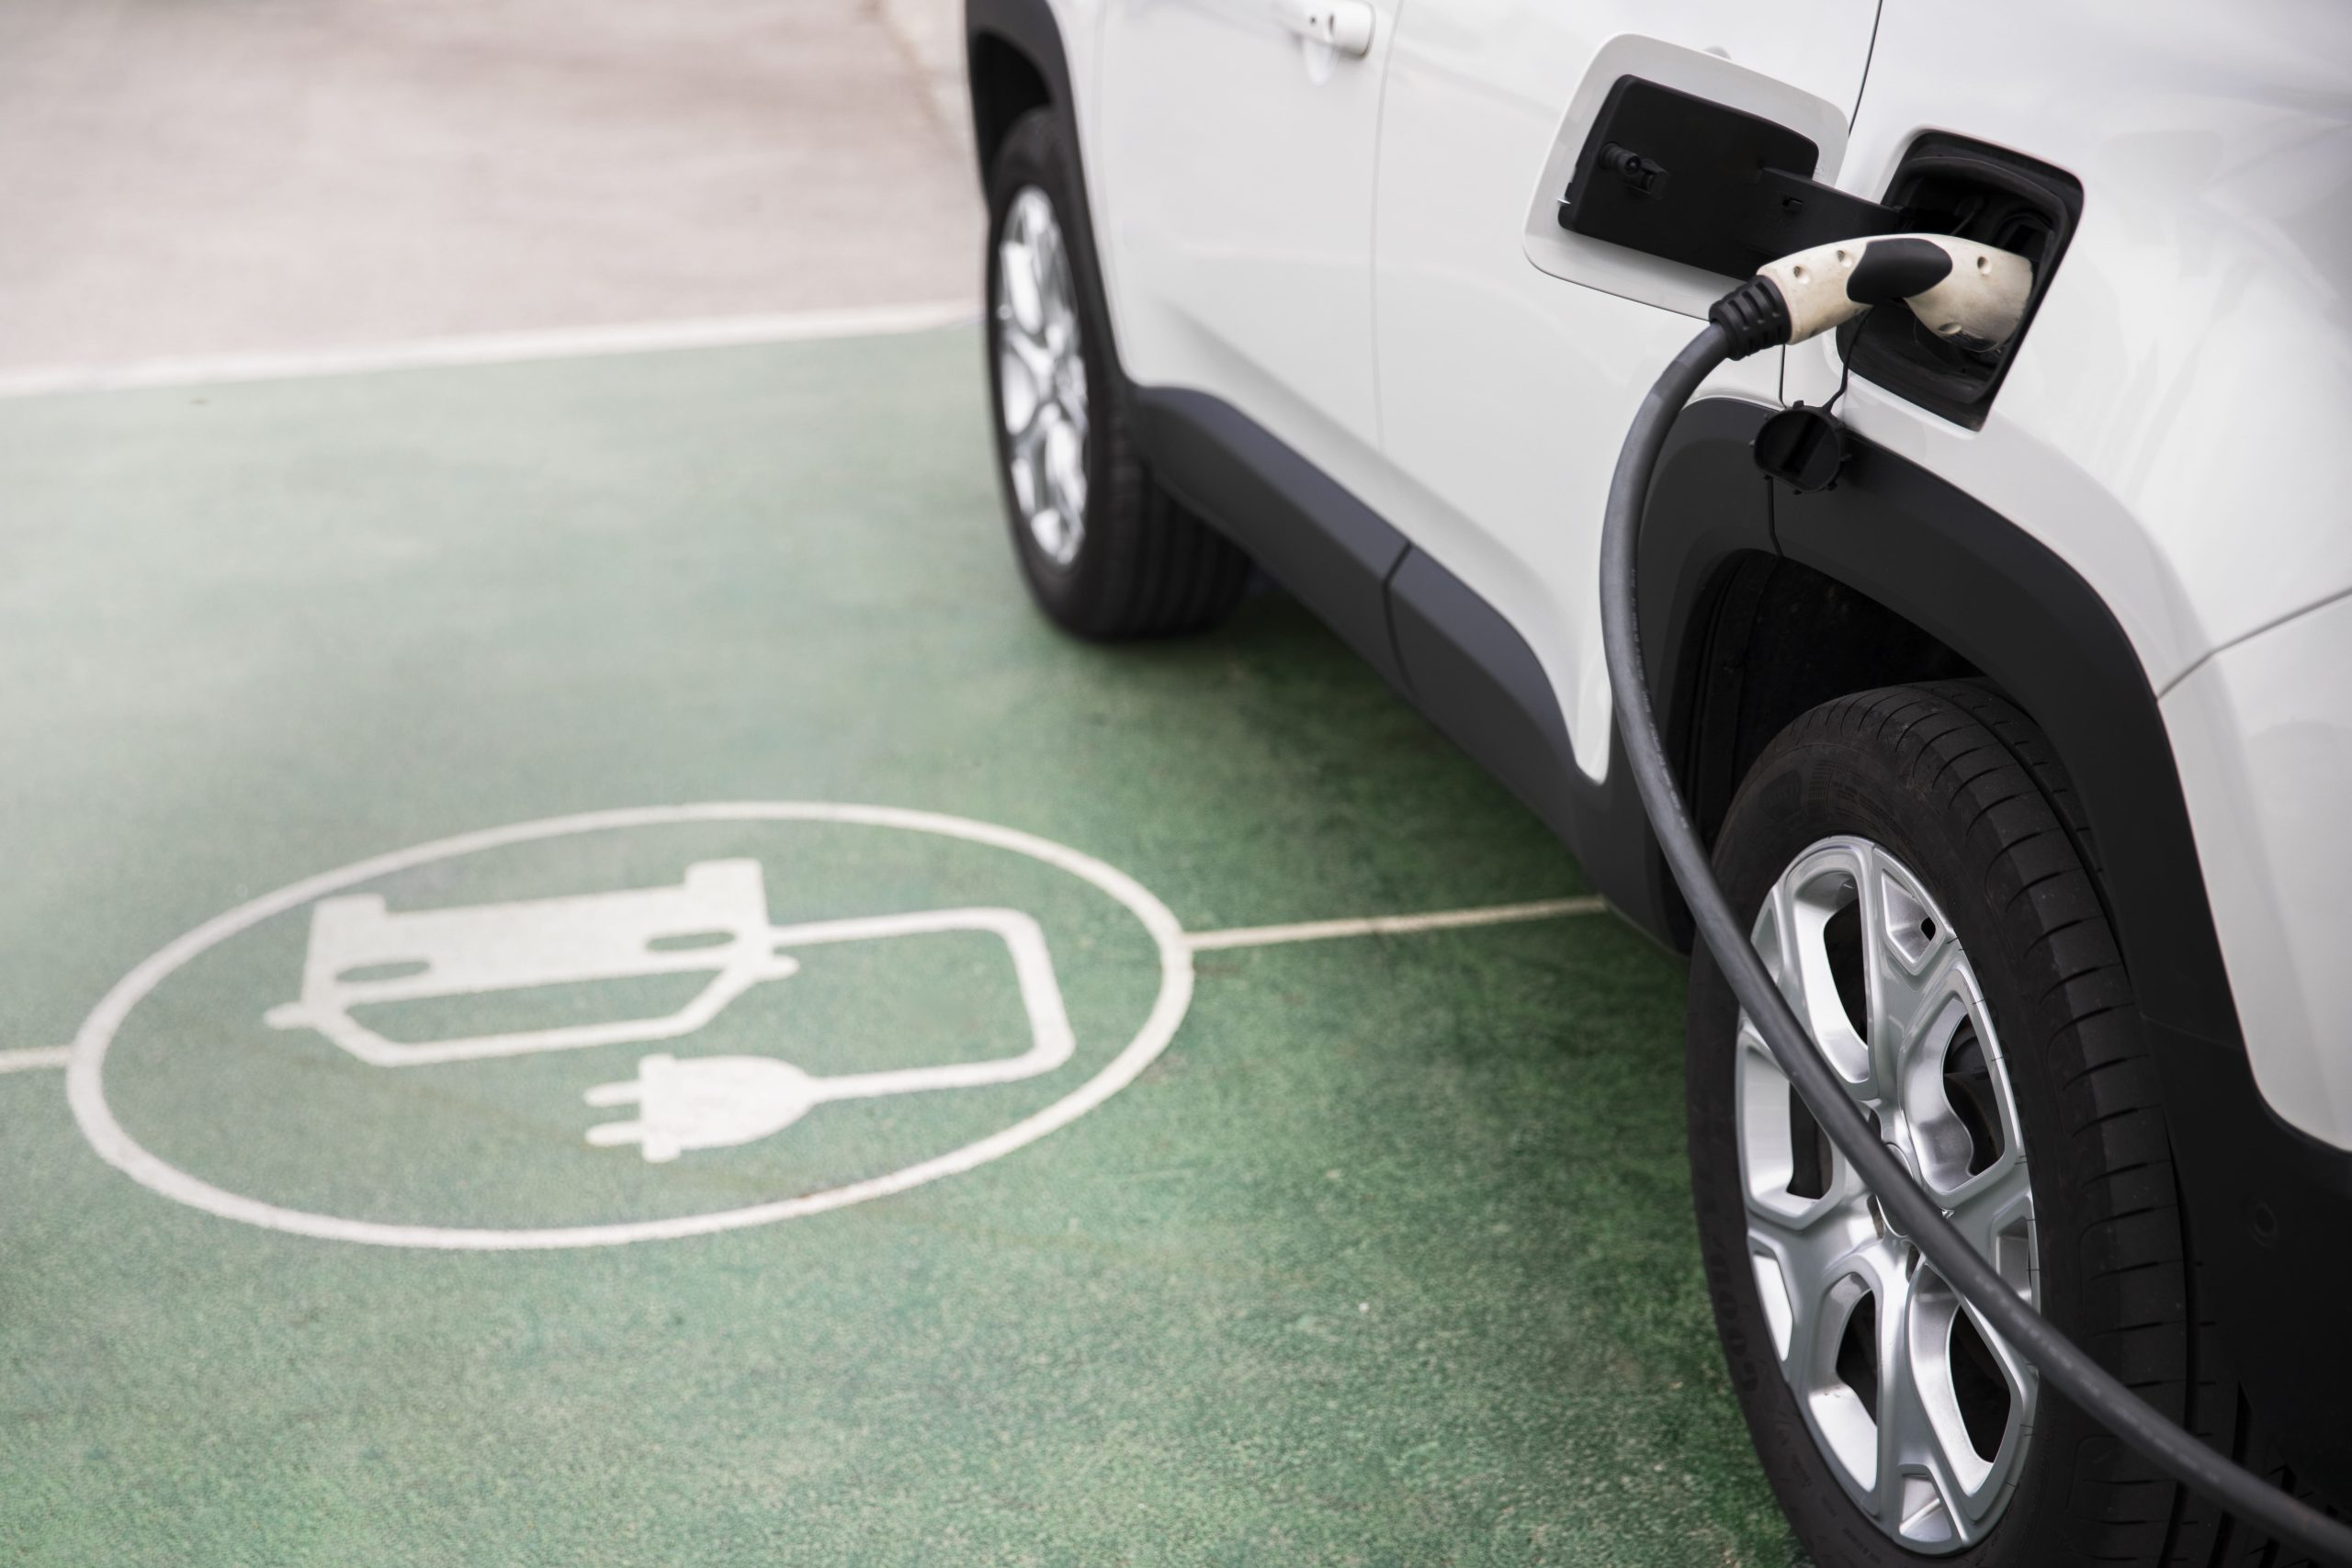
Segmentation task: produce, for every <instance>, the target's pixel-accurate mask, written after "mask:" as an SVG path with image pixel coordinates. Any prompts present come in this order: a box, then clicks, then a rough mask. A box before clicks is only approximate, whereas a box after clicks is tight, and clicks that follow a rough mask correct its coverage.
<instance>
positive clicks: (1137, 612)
mask: <svg viewBox="0 0 2352 1568" xmlns="http://www.w3.org/2000/svg"><path fill="white" fill-rule="evenodd" d="M1027 189H1035V190H1038V191H1040V192H1042V193H1044V195H1045V197H1046V199H1047V200H1048V201H1049V202H1050V203H1051V204H1052V206H1053V209H1054V216H1055V218H1056V220H1057V223H1058V226H1059V228H1060V231H1061V233H1062V236H1063V239H1064V242H1065V243H1064V249H1065V252H1066V254H1068V256H1069V272H1070V277H1071V282H1072V284H1073V285H1074V292H1075V295H1076V313H1077V317H1078V321H1079V324H1080V359H1081V361H1082V363H1083V365H1084V368H1085V372H1086V386H1087V388H1088V389H1089V395H1088V397H1087V400H1086V401H1087V405H1088V415H1089V418H1088V422H1087V433H1086V437H1085V456H1084V467H1085V474H1086V502H1085V514H1086V515H1085V532H1084V535H1083V537H1082V540H1081V542H1080V545H1079V547H1078V549H1077V553H1076V555H1075V557H1074V558H1072V559H1071V560H1070V561H1069V563H1068V564H1067V565H1064V564H1060V563H1057V561H1055V560H1054V559H1053V558H1052V557H1051V556H1050V555H1049V554H1048V553H1047V552H1046V549H1045V548H1044V547H1043V546H1041V545H1040V544H1039V543H1038V541H1037V539H1036V538H1035V536H1034V534H1033V532H1032V530H1031V528H1030V526H1029V524H1028V520H1027V519H1026V518H1025V517H1024V516H1023V512H1022V508H1021V506H1020V504H1019V502H1018V500H1017V499H1016V497H1015V494H1014V490H1013V481H1012V463H1011V459H1012V441H1011V438H1010V437H1009V436H1008V434H1007V433H1006V431H1005V421H1004V418H1003V415H1002V413H1001V410H1002V409H1003V406H1004V386H1003V367H1002V360H1001V355H1002V352H1003V349H1002V333H1003V332H1004V324H1003V322H1002V321H1000V320H999V317H998V312H997V310H996V309H995V301H996V300H997V299H998V297H999V296H998V276H999V272H1000V269H1001V265H1002V249H1001V246H1002V239H1003V231H1004V225H1005V220H1006V218H1007V216H1008V214H1009V213H1010V212H1011V210H1012V204H1013V200H1014V198H1015V197H1017V196H1019V195H1020V193H1021V192H1023V190H1027ZM988 197H989V243H988V278H987V287H988V295H987V298H988V299H989V315H988V333H987V337H988V361H989V411H990V423H991V425H992V427H993V428H994V430H995V432H996V446H997V481H998V486H999V489H1000V491H1001V493H1002V495H1003V498H1004V508H1005V515H1006V519H1007V521H1008V522H1009V524H1010V525H1011V527H1012V547H1013V551H1014V554H1015V555H1016V557H1017V558H1019V560H1020V563H1021V575H1022V577H1023V580H1024V581H1026V582H1027V583H1028V585H1029V592H1030V594H1031V596H1032V597H1034V598H1035V600H1036V601H1037V605H1038V607H1039V608H1040V609H1042V610H1044V611H1045V612H1046V615H1048V616H1050V617H1052V619H1053V620H1054V622H1055V623H1056V624H1057V625H1058V626H1061V627H1062V628H1063V629H1065V630H1067V631H1070V632H1073V633H1076V634H1077V635H1078V636H1080V637H1093V638H1101V639H1116V638H1125V637H1158V636H1166V635H1169V634H1171V633H1178V632H1188V631H1196V630H1199V629H1200V628H1202V627H1204V626H1212V625H1214V624H1216V622H1217V621H1220V620H1222V619H1223V618H1224V617H1225V616H1226V615H1227V613H1228V612H1230V611H1231V610H1232V608H1233V606H1234V604H1235V603H1236V602H1237V601H1238V600H1239V598H1240V597H1241V594H1242V591H1243V589H1244V588H1245V587H1246V586H1247V585H1248V582H1249V580H1250V558H1249V557H1247V556H1246V555H1244V554H1243V553H1242V552H1241V551H1240V550H1239V549H1238V548H1236V547H1234V546H1233V545H1232V544H1231V543H1230V542H1229V541H1228V540H1227V539H1226V538H1225V537H1224V536H1222V535H1220V534H1217V533H1216V532H1215V531H1214V530H1212V529H1211V528H1209V527H1208V526H1206V525H1204V524H1203V523H1202V522H1201V521H1200V520H1199V519H1198V518H1196V517H1194V516H1193V515H1192V514H1191V513H1188V512H1186V511H1185V510H1184V509H1183V507H1182V506H1181V505H1179V504H1178V503H1177V502H1176V501H1175V499H1174V498H1173V497H1172V496H1170V494H1169V493H1168V492H1167V491H1166V490H1165V489H1163V488H1162V487H1161V486H1160V485H1159V484H1158V483H1157V482H1155V480H1154V479H1153V477H1152V474H1151V472H1150V470H1149V469H1148V468H1147V467H1146V465H1145V463H1144V461H1143V457H1142V455H1141V454H1140V453H1139V452H1138V451H1137V450H1136V443H1135V439H1134V435H1133V432H1132V428H1131V425H1130V423H1129V418H1128V415H1129V401H1130V400H1129V395H1128V389H1127V387H1126V386H1125V383H1124V382H1123V381H1122V379H1121V378H1120V374H1119V366H1118V356H1117V355H1116V353H1115V352H1114V348H1113V340H1112V336H1111V321H1110V315H1109V312H1108V311H1107V310H1105V309H1104V308H1103V283H1102V274H1101V271H1100V269H1099V268H1098V267H1097V265H1096V263H1095V255H1094V247H1093V242H1092V235H1091V229H1090V228H1089V225H1088V222H1087V218H1086V207H1085V195H1084V187H1083V186H1082V184H1081V183H1080V179H1079V174H1078V160H1077V158H1076V156H1075V155H1074V153H1073V152H1072V150H1071V147H1070V143H1069V131H1068V130H1067V128H1066V126H1065V124H1064V122H1063V119H1062V117H1061V116H1060V115H1059V114H1058V113H1057V112H1056V111H1055V110H1053V109H1051V108H1040V109H1033V110H1031V111H1030V112H1029V113H1027V114H1025V115H1023V116H1022V117H1021V118H1019V119H1018V120H1016V121H1014V122H1013V125H1012V129H1011V130H1009V131H1007V132H1006V133H1005V138H1004V141H1003V143H1002V145H1001V147H1000V148H999V149H998V152H997V154H996V159H995V162H994V163H993V164H991V165H990V167H989V180H988Z"/></svg>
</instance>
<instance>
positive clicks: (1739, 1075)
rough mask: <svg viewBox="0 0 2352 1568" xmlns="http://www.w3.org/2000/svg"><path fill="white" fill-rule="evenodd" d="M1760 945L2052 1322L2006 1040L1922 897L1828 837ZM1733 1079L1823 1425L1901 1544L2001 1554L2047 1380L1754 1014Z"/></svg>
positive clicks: (1879, 1107)
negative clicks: (1870, 1171) (1939, 1256)
mask: <svg viewBox="0 0 2352 1568" xmlns="http://www.w3.org/2000/svg"><path fill="white" fill-rule="evenodd" d="M1751 934H1752V939H1753V941H1754V942H1755V944H1756V949H1757V952H1758V954H1759V955H1760V956H1761V957H1762V958H1763V960H1764V962H1765V965H1766V967H1767V968H1768V969H1770V971H1771V973H1772V976H1773V978H1774V980H1775V982H1776V983H1778V985H1779V986H1780V987H1781V994H1782V995H1784V996H1786V997H1787V998H1789V1002H1790V1005H1791V1006H1792V1008H1793V1009H1794V1010H1795V1011H1796V1013H1797V1016H1798V1017H1799V1018H1801V1019H1803V1020H1804V1021H1805V1024H1806V1026H1807V1029H1808V1031H1809V1032H1811V1034H1812V1035H1813V1037H1814V1039H1815V1041H1816V1042H1817V1043H1819V1045H1820V1047H1821V1051H1822V1055H1823V1056H1824V1058H1825V1059H1826V1061H1827V1062H1828V1063H1829V1066H1830V1067H1831V1068H1832V1070H1833V1071H1834V1072H1835V1073H1836V1074H1837V1076H1838V1079H1839V1081H1840V1082H1842V1083H1843V1084H1844V1085H1845V1087H1846V1090H1847V1092H1848V1093H1849V1095H1851V1096H1852V1097H1853V1098H1854V1100H1856V1102H1857V1103H1859V1104H1860V1105H1861V1106H1862V1107H1863V1108H1864V1109H1865V1110H1866V1111H1868V1112H1869V1113H1870V1114H1871V1118H1872V1120H1873V1122H1875V1123H1876V1125H1877V1126H1878V1129H1879V1134H1880V1136H1881V1137H1882V1138H1883V1140H1884V1141H1885V1143H1886V1145H1887V1146H1888V1147H1889V1148H1890V1149H1891V1150H1893V1151H1894V1154H1895V1156H1896V1157H1897V1158H1899V1159H1900V1160H1901V1161H1902V1162H1903V1164H1904V1166H1905V1168H1906V1169H1907V1170H1909V1171H1910V1172H1911V1174H1912V1175H1913V1176H1914V1177H1916V1178H1917V1179H1919V1180H1920V1182H1921V1183H1922V1185H1924V1186H1925V1187H1926V1188H1927V1189H1928V1192H1929V1193H1930V1194H1932V1195H1933V1196H1934V1197H1935V1199H1936V1201H1937V1202H1938V1204H1939V1206H1940V1207H1941V1208H1942V1209H1943V1210H1944V1211H1945V1213H1948V1214H1949V1215H1951V1219H1952V1222H1953V1224H1956V1225H1957V1226H1958V1227H1959V1228H1960V1230H1961V1232H1962V1235H1966V1236H1967V1237H1968V1239H1969V1241H1970V1242H1971V1243H1972V1244H1973V1245H1974V1246H1975V1247H1976V1249H1977V1250H1978V1251H1979V1252H1980V1253H1982V1254H1984V1255H1985V1257H1986V1258H1988V1259H1990V1260H1991V1261H1992V1262H1993V1264H1994V1266H1995V1267H1996V1269H1998V1270H1999V1271H2000V1273H2001V1275H2002V1278H2003V1279H2005V1280H2007V1281H2008V1282H2009V1284H2010V1285H2011V1286H2012V1287H2013V1288H2014V1289H2016V1290H2017V1292H2018V1294H2019V1295H2021V1296H2023V1297H2024V1298H2025V1300H2026V1301H2027V1302H2028V1303H2036V1304H2038V1297H2039V1293H2040V1290H2039V1286H2040V1280H2039V1264H2038V1261H2037V1258H2038V1254H2037V1251H2036V1238H2035V1232H2034V1214H2033V1187H2032V1183H2031V1179H2030V1171H2029V1168H2028V1164H2027V1159H2026V1148H2025V1143H2024V1140H2023V1138H2022V1136H2021V1135H2020V1134H2019V1130H2018V1116H2017V1109H2016V1104H2015V1101H2014V1099H2013V1098H2012V1096H2011V1094H2010V1091H2009V1083H2008V1077H2007V1069H2006V1066H2005V1064H2004V1063H2003V1060H2002V1056H2001V1051H2000V1043H1999V1037H1998V1035H1997V1034H1996V1032H1995V1031H1994V1028H1993V1021H1992V1018H1991V1015H1990V1013H1989V1011H1988V1010H1987V1009H1986V1007H1985V998H1984V994H1983V991H1982V989H1981V988H1980V987H1979V986H1978V984H1977V980H1976V975H1975V971H1974V969H1973V967H1972V966H1971V964H1970V963H1969V960H1968V954H1967V953H1966V951H1965V950H1964V949H1963V947H1962V944H1961V942H1960V939H1959V936H1958V934H1957V933H1956V932H1954V931H1952V929H1951V922H1950V921H1949V920H1947V919H1945V918H1944V915H1943V912H1942V911H1941V910H1940V909H1939V908H1937V906H1936V903H1935V901H1934V899H1932V898H1931V897H1928V893H1927V890H1926V888H1925V887H1924V886H1922V885H1921V883H1920V881H1919V879H1918V878H1917V876H1916V875H1914V874H1912V873H1911V872H1910V871H1909V870H1908V869H1907V868H1905V866H1904V865H1902V864H1901V863H1899V862H1898V861H1896V860H1895V859H1894V856H1892V855H1890V854H1888V853H1887V852H1886V851H1885V850H1884V849H1883V848H1881V847H1880V846H1879V845H1877V844H1874V843H1872V842H1871V841H1870V840H1866V839H1860V838H1851V837H1839V838H1831V839H1825V840H1821V841H1820V842H1818V843H1815V844H1814V845H1812V846H1811V847H1809V848H1807V849H1806V850H1805V851H1804V852H1803V853H1802V854H1800V855H1798V856H1797V857H1796V859H1795V860H1794V861H1792V863H1790V865H1789V866H1788V868H1787V869H1786V870H1785V871H1783V872H1782V873H1781V877H1780V879H1779V881H1777V882H1776V883H1775V884H1774V885H1773V886H1772V891H1771V893H1770V897H1767V898H1766V900H1765V902H1764V907H1763V908H1762V909H1761V910H1760V911H1759V912H1758V915H1757V918H1756V923H1755V927H1754V930H1753V931H1752V933H1751ZM1735 1071H1736V1084H1735V1088H1736V1101H1737V1116H1738V1122H1739V1168H1740V1180H1741V1189H1742V1195H1743V1198H1744V1201H1745V1210H1746V1221H1747V1244H1748V1253H1749V1257H1750V1259H1751V1261H1752V1263H1753V1265H1754V1268H1755V1271H1756V1283H1757V1292H1758V1297H1759V1298H1760V1299H1761V1301H1762V1303H1763V1306H1764V1315H1765V1318H1766V1321H1767V1323H1768V1325H1770V1331H1771V1337H1772V1343H1773V1350H1774V1353H1775V1355H1776V1357H1777V1359H1778V1360H1779V1363H1780V1367H1781V1375H1782V1377H1784V1378H1785V1379H1786V1380H1787V1381H1788V1383H1789V1386H1790V1389H1791V1390H1792V1393H1794V1394H1795V1395H1796V1399H1797V1404H1798V1406H1799V1408H1800V1409H1801V1410H1802V1411H1803V1412H1804V1420H1805V1425H1806V1427H1807V1429H1808V1430H1809V1431H1810V1432H1811V1434H1812V1436H1813V1439H1814V1441H1815V1444H1816V1445H1817V1446H1818V1447H1819V1449H1820V1450H1821V1453H1822V1456H1823V1458H1824V1459H1825V1460H1826V1461H1827V1463H1828V1465H1829V1468H1830V1469H1831V1471H1832V1472H1835V1473H1836V1474H1837V1476H1838V1481H1839V1482H1840V1483H1841V1484H1842V1485H1843V1486H1844V1487H1845V1489H1846V1492H1847V1494H1848V1495H1849V1497H1851V1498H1852V1499H1853V1501H1854V1503H1855V1504H1856V1506H1859V1507H1860V1509H1861V1510H1862V1511H1863V1513H1865V1514H1866V1515H1868V1516H1869V1517H1870V1518H1871V1521H1872V1522H1873V1523H1874V1524H1876V1525H1877V1526H1878V1528H1879V1529H1881V1530H1883V1532H1885V1533H1886V1534H1887V1535H1888V1536H1889V1537H1891V1538H1893V1539H1894V1540H1896V1541H1898V1542H1900V1543H1901V1544H1902V1545H1903V1546H1904V1547H1905V1548H1907V1549H1908V1550H1910V1551H1920V1552H1929V1553H1939V1552H1948V1551H1960V1550H1962V1549H1963V1548H1965V1547H1967V1546H1970V1545H1972V1544H1973V1543H1974V1542H1976V1541H1978V1540H1983V1539H1984V1537H1985V1532H1986V1531H1988V1530H1990V1529H1992V1528H1993V1525H1994V1524H1995V1523H1996V1521H1997V1520H1998V1518H1999V1517H2000V1515H2001V1511H2002V1509H2003V1508H2004V1507H2005V1506H2007V1503H2008V1499H2009V1496H2010V1495H2011V1494H2012V1493H2013V1492H2015V1490H2016V1488H2017V1483H2018V1475H2019V1473H2020V1466H2021V1464H2022V1461H2023V1458H2024V1453H2025V1449H2026V1446H2027V1443H2028V1441H2029V1439H2030V1437H2031V1434H2032V1430H2033V1416H2034V1406H2035V1402H2036V1395H2037V1393H2038V1380H2037V1378H2036V1374H2035V1372H2034V1370H2033V1368H2032V1367H2031V1366H2030V1364H2029V1363H2028V1362H2026V1361H2025V1360H2024V1359H2023V1358H2021V1357H2019V1356H2018V1354H2017V1352H2016V1351H2015V1350H2013V1349H2011V1348H2009V1347H2008V1346H2007V1344H2005V1343H2004V1342H2003V1341H2002V1340H2001V1338H2000V1337H1998V1336H1997V1335H1996V1334H1995V1333H1994V1331H1993V1330H1992V1328H1991V1327H1990V1326H1989V1325H1986V1324H1985V1322H1984V1321H1983V1320H1982V1319H1981V1318H1980V1317H1979V1316H1978V1315H1977V1314H1976V1313H1975V1312H1974V1311H1973V1309H1972V1308H1970V1307H1969V1306H1968V1304H1967V1303H1965V1302H1963V1301H1962V1300H1961V1299H1960V1297H1959V1295H1958V1293H1957V1292H1954V1291H1953V1290H1952V1288H1951V1285H1950V1284H1948V1283H1947V1282H1946V1281H1945V1280H1943V1279H1942V1277H1941V1276H1940V1275H1939V1274H1938V1273H1937V1272H1936V1270H1935V1269H1934V1268H1933V1267H1932V1266H1930V1265H1928V1263H1927V1262H1926V1261H1925V1260H1924V1259H1923V1258H1921V1256H1920V1254H1919V1251H1918V1248H1917V1247H1916V1246H1915V1245H1913V1243H1912V1242H1911V1241H1910V1240H1909V1239H1908V1238H1907V1237H1905V1236H1904V1235H1902V1234H1901V1233H1900V1232H1899V1230H1897V1229H1896V1228H1895V1227H1894V1225H1892V1224H1890V1223H1889V1221H1888V1217H1887V1216H1886V1214H1885V1213H1884V1211H1883V1209H1882V1208H1881V1206H1880V1205H1879V1204H1878V1202H1877V1201H1876V1200H1875V1199H1873V1198H1872V1197H1871V1193H1870V1191H1869V1190H1868V1189H1867V1188H1865V1187H1864V1186H1863V1185H1862V1184H1861V1182H1860V1180H1859V1179H1857V1178H1856V1176H1855V1175H1854V1173H1853V1171H1852V1169H1851V1168H1849V1165H1848V1164H1847V1161H1846V1160H1845V1158H1844V1156H1841V1155H1838V1153H1837V1151H1836V1150H1835V1149H1834V1148H1833V1147H1831V1146H1830V1145H1829V1143H1828V1140H1827V1138H1826V1135H1825V1134H1822V1132H1821V1130H1820V1128H1819V1126H1818V1124H1817V1123H1815V1122H1814V1120H1813V1117H1812V1116H1811V1114H1810V1113H1809V1112H1807V1111H1805V1110H1804V1105H1803V1102H1802V1101H1801V1100H1798V1099H1797V1098H1796V1095H1795V1091H1794V1090H1793V1089H1792V1088H1791V1087H1790V1084H1789V1081H1788V1078H1787V1077H1786V1076H1785V1075H1784V1074H1782V1073H1781V1069H1780V1067H1779V1066H1778V1064H1776V1063H1775V1062H1773V1060H1772V1058H1771V1054H1770V1050H1769V1049H1768V1048H1767V1047H1766V1045H1765V1044H1764V1042H1763V1038H1762V1037H1761V1036H1760V1035H1759V1034H1758V1032H1756V1029H1755V1026H1754V1025H1753V1024H1752V1023H1751V1022H1750V1021H1749V1020H1748V1018H1747V1014H1746V1013H1745V1012H1743V1013H1741V1015H1740V1019H1739V1036H1738V1050H1737V1053H1736V1068H1735Z"/></svg>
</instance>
